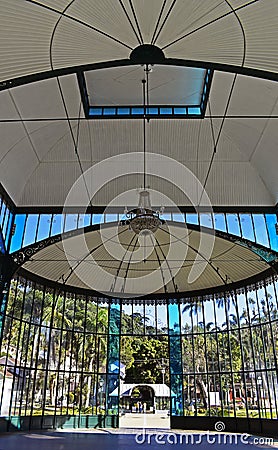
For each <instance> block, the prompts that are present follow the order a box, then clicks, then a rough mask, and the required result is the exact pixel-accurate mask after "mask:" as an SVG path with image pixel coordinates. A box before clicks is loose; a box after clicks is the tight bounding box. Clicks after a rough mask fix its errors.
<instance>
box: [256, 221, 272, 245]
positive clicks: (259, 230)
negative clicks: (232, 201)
mask: <svg viewBox="0 0 278 450" xmlns="http://www.w3.org/2000/svg"><path fill="white" fill-rule="evenodd" d="M253 221H254V227H255V235H256V242H258V244H261V245H264V246H265V247H268V246H269V241H268V236H267V230H266V222H265V218H264V215H263V214H253Z"/></svg>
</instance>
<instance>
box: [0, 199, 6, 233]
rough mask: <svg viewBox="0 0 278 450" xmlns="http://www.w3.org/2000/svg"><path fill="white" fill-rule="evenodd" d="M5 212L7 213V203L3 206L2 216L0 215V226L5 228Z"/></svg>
mask: <svg viewBox="0 0 278 450" xmlns="http://www.w3.org/2000/svg"><path fill="white" fill-rule="evenodd" d="M5 212H6V203H4V202H3V203H2V206H1V214H0V226H1V227H2V226H3V222H4V217H5Z"/></svg>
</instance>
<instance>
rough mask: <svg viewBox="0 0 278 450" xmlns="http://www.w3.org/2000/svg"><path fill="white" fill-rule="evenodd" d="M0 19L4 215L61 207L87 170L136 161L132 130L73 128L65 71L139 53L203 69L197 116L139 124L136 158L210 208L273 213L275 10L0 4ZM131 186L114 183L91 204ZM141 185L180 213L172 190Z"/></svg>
mask: <svg viewBox="0 0 278 450" xmlns="http://www.w3.org/2000/svg"><path fill="white" fill-rule="evenodd" d="M0 11H1V13H0V80H1V83H0V89H1V92H0V136H1V139H0V179H1V182H2V183H3V185H4V187H5V189H6V190H7V192H8V193H9V194H10V196H11V197H12V199H13V200H14V202H15V203H16V205H18V206H38V205H39V206H57V205H58V206H60V205H63V204H64V202H65V199H66V197H67V195H68V192H69V190H70V189H71V187H72V185H73V184H74V182H75V181H76V180H77V179H78V178H79V177H80V176H81V175H82V174H83V173H84V172H85V171H86V170H87V169H89V168H90V167H92V166H94V165H95V164H96V163H99V162H101V161H103V160H104V159H106V158H109V157H111V156H116V155H119V154H122V153H131V152H142V148H143V133H142V120H138V119H104V120H90V119H86V118H85V116H84V111H83V106H82V103H81V94H80V89H79V85H78V82H77V76H76V71H77V70H78V68H79V66H85V65H88V66H90V67H91V68H95V66H94V65H95V64H97V63H100V64H101V63H106V62H108V63H110V64H112V62H113V61H117V60H124V61H125V64H127V62H128V60H129V58H130V54H131V52H132V50H133V49H134V48H136V47H138V46H139V45H141V44H144V43H145V44H146V43H147V44H154V45H156V46H157V47H159V48H161V49H162V50H163V52H164V55H165V57H166V59H169V58H173V59H175V61H176V64H177V63H178V62H177V60H179V62H181V60H182V61H183V64H187V65H188V66H192V65H197V66H198V65H200V66H201V67H202V66H203V67H205V68H208V67H211V68H212V69H214V74H213V80H212V86H211V91H210V95H209V102H208V105H207V108H206V113H205V117H204V118H203V119H200V118H199V119H197V118H196V119H190V120H189V119H153V120H151V121H150V122H149V123H148V124H147V151H149V152H153V153H157V154H159V155H164V156H169V157H171V158H173V159H174V160H176V161H179V162H181V163H182V164H183V165H184V166H185V167H187V168H188V169H190V171H192V173H193V174H194V175H195V176H196V177H197V178H198V179H199V180H200V183H201V184H202V185H203V186H204V187H205V189H206V191H207V193H208V196H209V198H210V200H211V203H212V204H213V205H232V206H242V205H243V206H248V205H255V206H256V205H271V206H272V205H275V204H276V203H277V201H278V177H277V166H278V152H277V144H278V126H277V118H278V85H277V82H276V81H277V79H278V75H277V69H278V52H277V48H278V31H277V30H278V28H277V23H278V2H277V0H253V1H243V0H229V1H228V0H210V1H204V0H195V1H194V2H193V1H192V0H101V1H100V0H72V1H69V0H42V1H36V0H33V1H32V0H0ZM173 63H174V60H173ZM73 67H74V69H72V68H73ZM108 70H109V69H108ZM128 70H130V67H129V66H127V67H126V71H128ZM142 70H143V69H142ZM153 70H154V71H155V65H154V67H153ZM170 81H171V80H169V82H170ZM166 84H167V83H166ZM127 95H128V92H127ZM115 164H117V163H115ZM140 183H141V175H140V174H136V173H135V174H134V175H133V176H132V177H130V176H126V177H123V176H121V177H118V178H117V179H115V180H113V181H111V182H110V183H108V184H107V185H106V186H105V187H104V188H102V189H101V190H100V191H99V192H98V194H97V195H96V197H95V199H94V200H93V204H97V205H107V204H108V203H109V202H110V201H111V200H112V199H113V198H114V197H115V195H118V194H120V193H122V192H123V191H124V190H126V189H127V188H128V189H132V188H138V187H140V186H141V184H140ZM149 183H150V187H151V188H152V189H155V190H157V191H161V192H162V193H164V194H165V195H167V196H169V197H170V198H171V200H172V201H173V202H174V203H175V204H177V205H183V204H185V205H186V204H188V202H189V201H188V199H186V198H185V196H184V194H183V193H182V192H181V191H180V190H179V188H178V187H177V186H176V185H175V184H173V183H172V184H171V183H166V182H165V181H164V180H163V179H162V178H159V177H155V178H153V179H151V178H150V180H149ZM177 184H178V183H177Z"/></svg>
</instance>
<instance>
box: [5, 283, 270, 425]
mask: <svg viewBox="0 0 278 450" xmlns="http://www.w3.org/2000/svg"><path fill="white" fill-rule="evenodd" d="M277 289H278V281H277V279H274V278H271V279H268V280H267V281H266V282H261V283H259V284H256V285H253V286H249V287H248V288H243V289H241V290H238V291H236V292H228V293H226V294H225V295H224V294H223V295H221V294H218V295H215V296H212V295H211V296H205V297H196V298H195V297H194V298H180V299H173V298H172V299H159V300H134V299H133V300H128V299H125V300H117V299H105V298H96V297H92V296H83V295H77V294H71V293H69V292H62V291H54V290H52V289H50V288H48V287H45V286H39V285H36V284H34V283H33V282H29V281H27V280H25V279H21V278H18V279H14V280H12V283H11V287H10V292H9V296H8V302H7V309H6V312H4V311H2V314H3V315H4V328H3V335H2V346H1V354H0V355H1V356H0V398H1V416H10V417H12V416H32V415H43V416H47V415H70V416H81V415H86V414H87V415H98V414H108V415H118V414H119V412H120V411H119V406H123V405H125V407H127V404H128V402H127V399H123V398H122V391H121V386H122V384H123V383H133V384H136V383H138V384H144V383H148V384H166V385H167V386H168V388H169V398H164V399H163V402H162V401H161V405H162V403H163V404H165V405H167V408H169V409H170V411H171V415H180V416H222V417H225V416H229V417H238V418H243V417H248V418H268V419H277V417H278V416H277V408H278V383H277V376H278V371H277V352H278V312H277V307H278V304H277ZM161 407H162V406H161Z"/></svg>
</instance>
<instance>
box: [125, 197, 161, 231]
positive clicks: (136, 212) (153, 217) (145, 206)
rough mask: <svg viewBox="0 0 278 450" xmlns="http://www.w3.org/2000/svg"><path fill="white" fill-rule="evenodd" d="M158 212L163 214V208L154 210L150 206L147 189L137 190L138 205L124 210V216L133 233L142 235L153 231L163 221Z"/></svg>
mask: <svg viewBox="0 0 278 450" xmlns="http://www.w3.org/2000/svg"><path fill="white" fill-rule="evenodd" d="M160 214H163V208H161V209H160V210H159V211H154V210H153V209H152V207H151V200H150V193H149V191H147V190H143V191H141V192H139V203H138V207H137V208H134V209H131V210H127V209H126V210H125V216H126V218H127V222H126V223H128V224H129V227H130V229H131V230H132V231H134V233H135V234H141V235H143V236H146V235H149V234H150V233H155V232H156V231H157V229H158V228H159V226H160V225H162V224H163V223H165V221H164V220H163V219H161V218H160Z"/></svg>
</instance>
